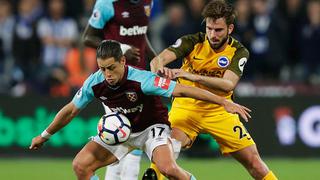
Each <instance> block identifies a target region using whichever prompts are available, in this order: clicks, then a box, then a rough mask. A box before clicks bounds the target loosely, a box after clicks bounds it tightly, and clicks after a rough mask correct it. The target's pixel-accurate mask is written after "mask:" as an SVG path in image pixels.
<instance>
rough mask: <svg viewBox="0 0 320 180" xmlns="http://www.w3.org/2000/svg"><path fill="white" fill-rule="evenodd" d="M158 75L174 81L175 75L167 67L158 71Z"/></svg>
mask: <svg viewBox="0 0 320 180" xmlns="http://www.w3.org/2000/svg"><path fill="white" fill-rule="evenodd" d="M157 74H158V75H159V76H161V77H164V78H167V79H174V78H175V75H174V72H173V71H172V69H170V68H167V67H162V68H159V69H158V70H157Z"/></svg>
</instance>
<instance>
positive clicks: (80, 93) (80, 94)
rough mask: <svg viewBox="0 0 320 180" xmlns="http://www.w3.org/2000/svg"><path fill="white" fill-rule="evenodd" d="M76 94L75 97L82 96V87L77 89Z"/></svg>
mask: <svg viewBox="0 0 320 180" xmlns="http://www.w3.org/2000/svg"><path fill="white" fill-rule="evenodd" d="M76 96H77V98H81V96H82V88H80V89H79V90H78V92H77V95H76Z"/></svg>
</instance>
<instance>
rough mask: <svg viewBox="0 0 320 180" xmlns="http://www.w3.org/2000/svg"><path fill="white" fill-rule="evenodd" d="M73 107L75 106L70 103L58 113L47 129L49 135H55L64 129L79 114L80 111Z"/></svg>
mask: <svg viewBox="0 0 320 180" xmlns="http://www.w3.org/2000/svg"><path fill="white" fill-rule="evenodd" d="M72 106H73V105H72V104H71V103H69V104H67V105H66V106H64V107H63V108H62V109H61V110H60V111H59V112H58V113H57V115H56V116H55V118H54V120H53V121H52V123H51V124H50V125H49V126H48V128H47V129H46V131H47V132H48V133H49V134H51V135H53V134H54V133H56V132H57V131H59V130H60V129H62V128H63V127H64V126H66V125H67V124H69V123H70V121H71V120H72V119H73V118H74V117H75V116H76V115H77V114H78V113H79V111H78V110H75V108H73V107H72Z"/></svg>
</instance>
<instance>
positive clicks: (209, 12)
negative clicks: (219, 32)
mask: <svg viewBox="0 0 320 180" xmlns="http://www.w3.org/2000/svg"><path fill="white" fill-rule="evenodd" d="M202 16H203V17H204V18H205V19H206V18H213V19H214V20H216V19H219V18H225V20H226V24H227V25H230V24H233V23H234V20H235V18H236V13H235V9H234V7H233V6H232V5H231V4H229V3H227V2H226V1H225V0H212V1H210V2H209V3H208V4H207V5H206V6H205V7H204V9H203V11H202Z"/></svg>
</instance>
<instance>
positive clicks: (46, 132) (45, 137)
mask: <svg viewBox="0 0 320 180" xmlns="http://www.w3.org/2000/svg"><path fill="white" fill-rule="evenodd" d="M40 136H41V137H42V138H44V139H50V137H51V136H52V134H50V133H49V132H48V131H47V130H46V129H45V130H44V131H42V133H41V134H40Z"/></svg>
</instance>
